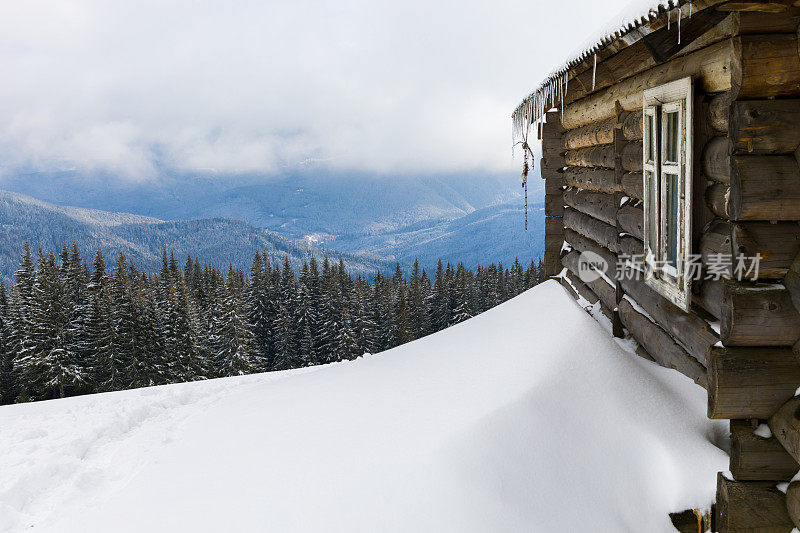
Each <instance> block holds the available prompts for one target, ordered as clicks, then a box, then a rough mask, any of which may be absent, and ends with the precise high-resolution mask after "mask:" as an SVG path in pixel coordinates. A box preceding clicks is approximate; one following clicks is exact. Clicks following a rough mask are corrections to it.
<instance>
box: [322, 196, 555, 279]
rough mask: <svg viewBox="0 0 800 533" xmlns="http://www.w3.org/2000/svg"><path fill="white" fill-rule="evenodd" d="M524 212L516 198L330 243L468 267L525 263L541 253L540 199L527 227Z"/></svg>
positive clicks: (375, 253) (398, 258) (405, 260)
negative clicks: (456, 215) (433, 220)
mask: <svg viewBox="0 0 800 533" xmlns="http://www.w3.org/2000/svg"><path fill="white" fill-rule="evenodd" d="M524 217H525V211H524V208H523V204H522V203H520V202H517V203H513V204H498V205H492V206H489V207H484V208H481V209H477V210H475V211H473V212H472V213H469V214H468V215H465V216H463V217H460V218H457V219H456V220H452V221H447V222H439V223H437V224H434V225H432V226H424V227H420V228H417V227H411V228H404V229H403V230H401V231H398V232H394V233H385V234H380V235H375V236H357V237H355V238H351V237H348V236H343V237H340V238H338V239H336V240H335V241H334V242H333V244H334V245H335V246H336V247H337V249H339V250H342V251H347V252H352V253H358V254H360V255H367V256H372V257H381V258H384V259H387V260H391V259H393V260H396V261H400V263H402V264H410V263H413V262H414V260H415V259H419V262H420V264H422V265H423V266H427V267H428V268H433V267H435V265H436V262H437V261H438V259H439V258H441V259H442V261H444V262H447V261H449V262H451V263H453V264H457V263H459V262H463V263H464V264H465V265H466V266H467V267H468V268H475V267H477V266H478V265H486V264H487V263H488V262H490V261H491V262H497V261H501V262H502V263H503V264H504V265H510V264H511V263H513V262H514V259H519V260H520V261H521V262H522V264H527V263H528V262H529V261H530V260H531V259H535V258H538V257H541V256H542V254H543V252H544V204H542V203H538V204H532V205H531V206H530V209H529V211H528V231H525V225H524V220H525V218H524Z"/></svg>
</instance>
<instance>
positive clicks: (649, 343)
mask: <svg viewBox="0 0 800 533" xmlns="http://www.w3.org/2000/svg"><path fill="white" fill-rule="evenodd" d="M766 4H767V3H766V1H762V2H759V1H755V2H731V1H724V2H723V1H721V0H720V1H715V0H706V1H703V2H701V3H699V4H698V2H695V9H696V10H697V12H696V14H695V15H694V18H693V19H691V24H692V26H691V30H688V33H686V34H685V35H686V36H687V37H686V39H687V40H686V41H685V44H684V45H681V46H677V47H676V46H675V42H676V41H675V39H673V38H672V37H674V35H673V34H670V33H669V32H670V31H671V32H674V31H675V27H674V26H675V25H673V27H672V29H671V30H668V29H667V28H665V27H663V26H662V27H660V28H659V27H658V25H657V24H655V25H651V28H650V29H651V30H652V31H651V32H650V33H646V36H645V37H644V38H642V39H640V40H638V41H636V42H635V43H634V44H630V45H627V44H620V43H619V42H617V43H614V44H612V45H610V46H609V47H608V48H607V49H604V50H602V51H601V52H600V53H599V54H598V64H597V70H596V72H594V73H593V72H592V71H593V68H592V65H588V64H586V63H584V64H583V65H580V66H578V67H575V68H574V69H573V70H572V71H571V73H570V74H571V79H570V82H569V90H568V92H567V95H566V98H565V106H564V109H563V115H562V114H561V113H559V116H558V126H557V127H556V128H555V129H554V130H553V131H556V130H557V132H558V133H557V135H554V136H552V137H551V138H550V140H547V141H546V142H545V144H544V146H543V159H542V161H541V168H542V177H544V178H545V179H546V180H547V179H550V180H552V187H546V189H547V194H548V195H552V196H551V198H549V199H546V202H545V204H546V206H548V205H550V207H549V208H547V207H546V209H547V211H548V212H547V216H548V219H552V220H553V221H555V220H557V221H558V223H560V224H562V228H561V231H560V233H559V234H558V239H560V240H559V246H558V249H559V250H561V241H562V240H563V241H566V242H567V243H568V244H569V245H570V247H571V249H572V251H569V252H568V253H566V254H563V256H562V257H561V261H559V262H558V264H557V267H558V268H557V269H556V268H555V267H553V268H552V269H551V272H555V271H556V270H560V268H561V266H562V264H563V267H564V268H565V269H566V273H565V276H564V280H562V281H563V283H564V284H565V286H568V288H569V290H570V292H572V293H573V294H574V295H576V296H578V295H579V296H581V297H582V298H583V299H584V300H586V301H588V302H590V303H591V304H596V303H597V302H599V303H600V307H601V310H602V311H603V312H604V314H606V315H607V316H608V315H611V316H610V318H611V319H612V321H614V320H616V321H617V322H618V323H619V324H620V325H621V327H624V329H625V330H626V332H627V333H628V334H630V335H631V336H632V337H633V338H634V339H635V340H636V341H637V342H638V343H639V344H640V345H641V346H642V348H643V353H644V352H646V353H647V354H648V357H650V358H652V359H653V360H655V361H656V362H658V363H659V364H661V365H663V366H666V367H670V368H674V369H676V370H678V371H680V372H681V373H683V374H685V375H687V376H689V377H690V378H691V379H693V380H694V381H695V382H697V383H698V384H701V385H702V386H704V387H706V389H707V391H708V415H709V417H711V418H728V419H731V468H730V471H731V473H732V474H733V477H734V479H728V478H726V477H725V476H722V475H720V476H719V479H718V496H717V498H718V501H717V515H716V527H717V529H718V530H719V531H755V530H759V531H761V530H763V531H787V532H788V531H791V529H792V527H794V526H795V525H796V526H798V527H800V522H798V520H800V483H793V484H792V485H791V486H790V487H789V490H788V491H787V494H788V497H787V495H784V494H783V493H782V492H781V491H779V490H777V489H776V488H775V482H778V481H788V480H789V479H791V477H792V476H793V475H794V473H795V472H797V470H798V469H800V465H799V464H798V460H799V459H800V422H798V421H797V420H798V418H800V405H796V403H793V402H800V400H793V397H794V394H795V391H796V390H797V388H798V386H799V385H800V363H798V357H797V354H796V349H797V348H798V347H800V164H798V154H800V53H799V52H798V50H799V48H798V44H800V43H799V41H798V26H800V7H794V6H793V5H792V4H793V2H788V1H786V2H784V1H778V2H771V3H770V5H769V6H768V8H765V9H761V8H762V5H766ZM698 6H699V7H698ZM684 7H686V6H684ZM685 15H686V14H685V13H684V16H685ZM688 23H689V19H685V20H684V30H686V28H687V27H688V26H687V24H688ZM592 76H594V77H595V78H596V80H595V84H594V86H592V83H591V78H592ZM685 76H692V78H693V81H694V86H695V92H696V94H697V99H696V101H695V117H694V118H695V123H694V131H695V139H694V150H693V152H694V154H695V160H694V177H693V178H694V184H695V188H694V192H693V199H694V201H693V204H694V206H695V213H693V215H692V216H693V252H695V253H699V254H702V257H703V259H704V261H705V262H707V261H708V260H709V259H710V258H711V257H712V256H716V255H717V254H722V255H723V256H728V257H731V261H732V265H735V258H736V256H737V255H739V254H743V255H745V256H755V255H756V254H759V255H760V256H761V262H760V265H759V272H758V276H757V279H754V280H751V279H747V280H741V281H734V280H715V279H710V280H705V281H701V282H698V283H696V284H695V285H694V295H693V302H692V306H691V309H690V311H689V312H685V311H683V310H682V309H679V308H678V307H676V306H675V305H673V304H672V303H671V302H669V301H667V300H666V299H665V298H663V297H661V296H660V295H659V294H658V293H657V292H655V291H654V290H653V289H651V288H650V287H649V286H648V285H646V284H645V283H643V282H641V281H635V280H629V279H616V278H615V277H614V272H613V271H612V272H610V273H607V276H606V277H601V278H599V279H597V280H595V281H592V282H589V283H583V282H581V281H580V279H579V278H578V276H577V274H578V259H579V254H580V253H581V252H584V251H587V250H589V251H593V252H595V253H598V254H599V255H600V256H601V257H603V258H604V259H606V260H607V261H608V262H609V264H615V263H616V260H617V258H618V256H619V255H620V254H626V255H633V254H640V253H642V240H643V231H642V230H643V210H642V200H643V186H642V143H641V139H642V112H641V111H642V110H641V106H642V96H643V92H644V90H646V89H648V88H651V87H655V86H658V85H661V84H664V83H668V82H670V81H673V80H675V79H678V78H682V77H685ZM549 122H550V117H549V116H548V123H549ZM553 235H555V230H554V231H553ZM553 249H555V245H553ZM552 262H553V264H555V260H553V261H552ZM727 274H728V275H729V276H730V275H733V274H734V273H733V272H727ZM612 282H613V283H612ZM793 347H794V350H793ZM787 402H788V403H787ZM783 406H788V407H783ZM778 413H780V415H779V414H778ZM795 415H797V416H795ZM781 417H782V418H781ZM792 417H794V418H792ZM768 420H769V421H770V422H769V423H770V427H771V428H772V433H773V434H774V436H763V431H759V432H758V433H756V432H754V428H755V427H756V426H758V425H759V424H763V423H765V422H766V421H768ZM786 435H789V436H788V437H787V436H786ZM792 435H793V436H792Z"/></svg>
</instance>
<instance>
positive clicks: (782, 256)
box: [699, 220, 800, 279]
mask: <svg viewBox="0 0 800 533" xmlns="http://www.w3.org/2000/svg"><path fill="white" fill-rule="evenodd" d="M699 250H700V253H701V254H702V256H703V263H704V264H708V262H709V261H710V258H711V256H713V255H716V254H723V256H731V258H732V261H734V266H735V258H736V256H737V255H738V254H742V255H744V256H745V257H755V256H756V254H760V256H761V261H760V263H759V272H758V278H759V279H781V278H783V277H784V276H785V275H786V272H787V271H788V270H789V266H790V265H791V264H792V261H793V260H794V258H795V256H796V255H797V254H798V252H800V224H798V223H796V222H778V223H775V224H771V223H769V222H738V223H736V222H728V221H723V220H716V221H714V222H713V223H712V224H711V225H709V227H708V228H707V229H706V231H705V232H704V233H703V236H702V237H701V240H700V247H699ZM731 274H732V273H731V272H728V273H727V276H728V277H732V275H731Z"/></svg>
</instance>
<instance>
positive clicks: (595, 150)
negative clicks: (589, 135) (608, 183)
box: [564, 142, 642, 172]
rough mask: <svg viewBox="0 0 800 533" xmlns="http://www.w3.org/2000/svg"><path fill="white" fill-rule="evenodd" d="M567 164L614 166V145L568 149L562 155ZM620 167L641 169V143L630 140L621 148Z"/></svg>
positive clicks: (632, 169)
mask: <svg viewBox="0 0 800 533" xmlns="http://www.w3.org/2000/svg"><path fill="white" fill-rule="evenodd" d="M564 159H565V161H566V163H567V165H569V166H575V167H600V168H614V145H613V144H604V145H600V146H592V147H589V148H578V149H576V150H570V151H569V152H567V153H566V154H565V155H564ZM622 168H623V169H625V170H628V171H630V172H641V171H642V143H640V142H631V143H628V144H627V145H625V148H623V150H622Z"/></svg>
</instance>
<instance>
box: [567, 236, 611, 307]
mask: <svg viewBox="0 0 800 533" xmlns="http://www.w3.org/2000/svg"><path fill="white" fill-rule="evenodd" d="M570 244H572V243H570ZM579 261H580V252H579V251H578V249H577V248H576V249H575V250H573V251H571V252H569V253H568V254H566V255H565V256H564V268H566V269H567V270H569V271H570V272H572V273H573V274H575V276H580V268H579ZM586 286H587V287H589V289H591V290H592V292H593V293H594V294H595V295H597V297H598V298H599V299H600V301H601V302H602V303H603V305H604V306H606V307H607V308H609V309H613V308H614V307H615V306H616V302H615V297H614V294H615V290H614V287H613V286H612V285H611V284H610V283H609V282H608V281H607V280H606V279H605V278H603V277H602V276H601V277H599V278H597V279H596V280H592V281H588V282H586Z"/></svg>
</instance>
